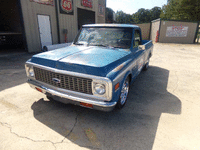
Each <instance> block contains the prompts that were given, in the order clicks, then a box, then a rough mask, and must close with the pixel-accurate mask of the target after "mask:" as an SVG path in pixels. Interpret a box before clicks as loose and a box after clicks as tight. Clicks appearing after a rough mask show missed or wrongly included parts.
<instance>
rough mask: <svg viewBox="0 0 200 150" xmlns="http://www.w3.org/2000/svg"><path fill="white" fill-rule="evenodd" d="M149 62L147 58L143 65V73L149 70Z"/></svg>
mask: <svg viewBox="0 0 200 150" xmlns="http://www.w3.org/2000/svg"><path fill="white" fill-rule="evenodd" d="M149 61H150V58H148V61H147V63H146V64H145V65H144V67H143V70H144V71H146V70H148V68H149Z"/></svg>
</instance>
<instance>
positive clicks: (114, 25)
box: [83, 24, 140, 29]
mask: <svg viewBox="0 0 200 150" xmlns="http://www.w3.org/2000/svg"><path fill="white" fill-rule="evenodd" d="M83 27H86V28H87V27H116V28H137V29H140V27H139V26H136V25H132V24H86V25H83Z"/></svg>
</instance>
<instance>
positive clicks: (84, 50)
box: [31, 46, 130, 77]
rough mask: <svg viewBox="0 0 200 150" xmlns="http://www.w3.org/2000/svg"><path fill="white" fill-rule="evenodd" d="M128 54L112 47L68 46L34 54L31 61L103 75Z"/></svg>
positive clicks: (73, 70)
mask: <svg viewBox="0 0 200 150" xmlns="http://www.w3.org/2000/svg"><path fill="white" fill-rule="evenodd" d="M129 54H130V51H125V50H120V49H113V48H104V47H94V46H91V47H86V46H69V47H65V48H60V49H57V50H54V51H49V52H44V53H40V54H37V55H34V56H33V57H32V59H31V62H33V63H36V64H40V65H43V66H47V67H51V68H56V69H60V70H67V71H72V72H79V73H85V74H90V75H96V76H104V77H105V76H106V75H107V74H108V73H109V72H110V71H111V70H112V69H113V68H115V67H117V66H118V65H119V64H120V63H122V62H123V61H124V60H123V58H125V57H127V56H128V55H129Z"/></svg>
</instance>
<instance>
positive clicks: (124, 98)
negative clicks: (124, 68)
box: [117, 77, 129, 109]
mask: <svg viewBox="0 0 200 150" xmlns="http://www.w3.org/2000/svg"><path fill="white" fill-rule="evenodd" d="M128 93H129V77H127V78H126V80H125V81H124V83H123V85H122V89H121V93H120V97H119V100H118V102H117V108H119V109H121V108H122V107H124V105H125V104H126V101H127V98H128Z"/></svg>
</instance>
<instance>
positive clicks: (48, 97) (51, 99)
mask: <svg viewBox="0 0 200 150" xmlns="http://www.w3.org/2000/svg"><path fill="white" fill-rule="evenodd" d="M46 97H47V99H48V100H50V101H54V99H53V98H52V97H50V96H46Z"/></svg>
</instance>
